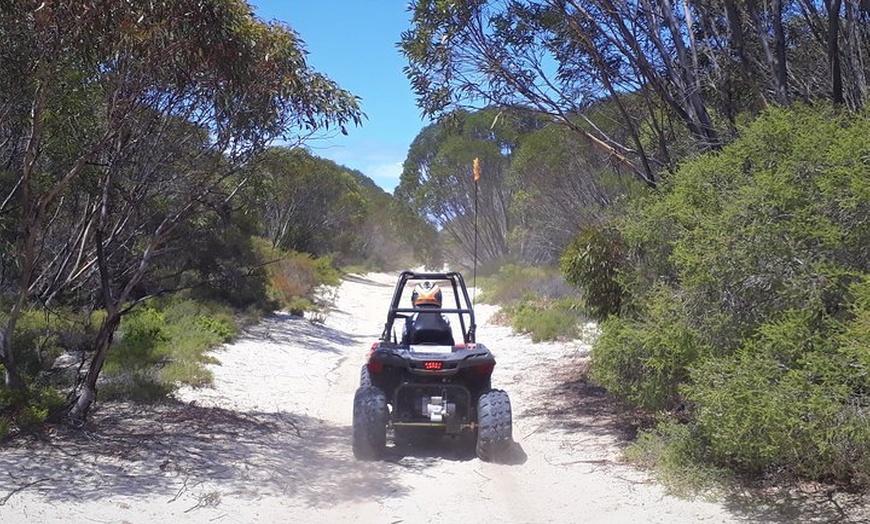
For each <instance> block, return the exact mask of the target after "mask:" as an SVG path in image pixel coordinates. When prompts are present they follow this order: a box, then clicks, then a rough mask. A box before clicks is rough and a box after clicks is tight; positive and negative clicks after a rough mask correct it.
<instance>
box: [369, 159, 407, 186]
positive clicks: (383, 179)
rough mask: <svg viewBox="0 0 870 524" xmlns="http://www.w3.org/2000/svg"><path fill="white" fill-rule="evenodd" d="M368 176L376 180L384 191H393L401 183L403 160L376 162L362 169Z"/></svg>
mask: <svg viewBox="0 0 870 524" xmlns="http://www.w3.org/2000/svg"><path fill="white" fill-rule="evenodd" d="M360 171H362V172H363V174H365V175H366V176H367V177H369V178H371V179H372V180H374V182H375V184H377V185H379V186H381V188H383V189H384V191H387V192H388V193H392V192H393V189H395V188H396V186H397V185H399V177H400V176H401V175H402V161H396V162H390V163H388V164H374V165H369V166H367V167H365V168H363V169H360Z"/></svg>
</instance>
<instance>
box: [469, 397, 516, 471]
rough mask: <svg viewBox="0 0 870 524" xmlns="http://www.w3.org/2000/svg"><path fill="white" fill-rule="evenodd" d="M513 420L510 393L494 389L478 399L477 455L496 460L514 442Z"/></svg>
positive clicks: (481, 458)
mask: <svg viewBox="0 0 870 524" xmlns="http://www.w3.org/2000/svg"><path fill="white" fill-rule="evenodd" d="M512 426H513V420H512V416H511V401H510V398H509V397H508V394H507V393H505V392H504V391H502V390H500V389H492V390H490V391H487V392H486V393H484V394H482V395H480V398H479V399H478V400H477V456H478V457H479V458H480V460H485V461H487V462H496V461H498V460H499V458H500V457H502V456H503V455H504V454H505V452H506V451H507V450H508V448H509V447H510V445H511V443H512V442H513V435H512V431H513V430H512Z"/></svg>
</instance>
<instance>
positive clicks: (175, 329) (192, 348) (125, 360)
mask: <svg viewBox="0 0 870 524" xmlns="http://www.w3.org/2000/svg"><path fill="white" fill-rule="evenodd" d="M237 332H238V326H237V322H236V318H235V316H234V315H233V312H232V310H230V309H229V308H228V307H226V306H221V305H218V304H214V303H204V302H198V301H195V300H192V299H184V298H181V297H180V296H175V297H171V298H167V299H160V300H154V301H153V302H151V303H149V304H147V305H144V306H141V307H139V308H138V309H136V310H134V311H132V312H131V313H130V314H128V315H127V316H125V317H124V319H123V320H122V321H121V326H120V327H119V329H118V332H117V334H116V339H115V344H114V345H113V347H112V349H111V350H110V351H109V354H108V356H107V358H106V363H105V365H104V367H103V375H102V380H103V384H102V385H101V386H100V394H101V397H102V398H125V399H131V400H142V401H151V400H159V399H161V398H163V397H165V396H166V394H168V393H169V392H171V391H172V390H173V389H174V388H175V387H176V385H177V384H188V385H191V386H202V385H206V384H209V383H210V382H211V379H212V376H211V372H209V371H208V369H207V368H206V364H209V363H212V362H214V361H213V359H212V358H211V357H209V356H208V354H207V352H208V350H210V349H212V348H213V347H215V346H217V345H219V344H221V343H223V342H226V341H228V340H230V339H231V338H232V337H234V336H235V335H236V334H237Z"/></svg>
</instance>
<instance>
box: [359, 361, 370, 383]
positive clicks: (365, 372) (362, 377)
mask: <svg viewBox="0 0 870 524" xmlns="http://www.w3.org/2000/svg"><path fill="white" fill-rule="evenodd" d="M371 385H372V377H371V375H369V366H368V364H363V366H362V368H361V369H360V370H359V387H361V388H364V387H367V386H371Z"/></svg>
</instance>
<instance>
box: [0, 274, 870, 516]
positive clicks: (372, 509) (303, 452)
mask: <svg viewBox="0 0 870 524" xmlns="http://www.w3.org/2000/svg"><path fill="white" fill-rule="evenodd" d="M394 282H395V276H394V275H381V274H373V275H366V276H364V277H351V278H350V279H348V280H347V281H346V282H345V283H344V284H343V285H342V286H341V288H340V289H339V292H338V296H337V301H336V307H335V308H334V310H333V311H331V312H330V313H329V315H328V316H327V318H326V321H325V323H323V324H313V323H311V322H308V321H306V320H303V319H298V318H293V317H290V316H287V315H281V314H279V315H275V316H273V317H271V318H269V319H267V320H266V321H264V322H263V323H262V324H260V325H259V326H257V327H256V328H254V329H251V330H250V331H249V332H248V333H247V334H246V335H245V336H243V337H241V338H240V339H239V340H238V341H236V342H234V343H233V344H229V345H227V346H225V347H223V348H221V349H219V350H217V351H215V353H214V356H215V357H216V358H217V359H218V360H219V361H220V364H219V365H216V366H214V368H213V372H214V376H215V381H214V383H215V385H214V387H213V388H207V389H184V390H182V391H180V392H179V393H178V394H177V401H176V402H171V403H168V404H166V405H160V406H148V407H142V406H131V405H122V404H108V405H107V404H103V405H100V406H99V409H98V410H97V411H95V413H94V414H93V415H92V418H91V421H90V422H89V424H88V426H87V427H86V428H85V429H82V430H61V432H60V433H58V434H55V435H53V436H52V438H50V439H49V441H48V442H46V441H44V440H43V441H16V442H13V443H12V445H11V446H9V447H6V448H4V449H0V523H2V524H6V523H18V522H34V523H41V522H100V523H102V522H112V523H150V522H165V523H168V522H203V523H205V522H222V523H237V522H242V523H245V522H304V523H309V524H310V523H384V524H400V523H453V522H462V523H469V524H473V523H495V522H498V523H549V522H564V523H573V522H590V523H597V522H603V523H631V524H638V523H655V522H660V523H692V522H703V523H726V522H782V523H786V522H859V521H862V520H861V517H859V516H858V515H859V514H863V515H865V516H866V513H865V510H866V505H862V504H863V503H862V499H860V498H858V499H854V498H853V499H848V500H849V502H843V500H840V499H837V498H836V497H833V496H830V494H829V493H827V492H824V491H820V492H819V493H806V494H802V495H800V496H794V495H788V494H782V493H775V494H771V495H770V496H765V495H760V494H758V493H754V494H746V495H745V496H742V495H741V496H734V495H731V496H728V497H726V498H723V499H722V500H720V501H718V502H707V501H702V500H692V501H689V500H682V499H679V498H675V497H672V496H670V495H668V494H666V492H665V490H664V489H663V488H662V487H661V486H659V485H658V484H656V483H655V482H653V481H652V480H651V479H650V477H649V476H648V475H647V474H646V473H645V472H643V471H640V470H638V469H636V468H634V467H632V466H630V465H627V464H624V463H622V462H621V459H620V450H621V449H622V447H624V445H625V442H626V439H628V438H630V437H631V434H630V433H631V432H630V429H629V428H626V427H624V426H621V425H620V424H619V423H618V421H617V419H616V418H615V417H614V416H613V407H612V402H610V401H609V400H608V399H607V397H606V396H605V395H604V392H602V391H601V390H600V389H598V388H596V387H594V386H593V385H591V384H589V383H587V382H585V381H584V380H582V379H581V378H578V377H579V376H580V375H578V374H577V369H578V367H579V366H582V363H583V361H584V360H585V358H586V355H587V353H588V347H587V346H585V345H584V344H583V343H580V342H574V343H551V344H532V343H531V342H530V341H529V340H528V338H527V337H523V336H518V335H513V334H511V333H510V330H509V329H508V328H505V327H502V326H498V325H495V324H493V323H491V322H489V321H488V320H489V318H490V317H491V316H492V314H493V313H494V311H495V309H494V308H493V307H492V306H486V305H481V306H479V307H478V308H477V314H478V324H479V330H478V340H479V341H481V342H484V343H486V344H487V346H488V347H490V349H491V350H492V351H493V352H494V353H495V354H496V358H497V359H498V365H497V366H496V370H495V373H494V375H493V384H494V386H495V387H499V388H502V389H505V390H506V391H508V393H509V394H510V396H511V401H512V405H513V411H514V439H515V440H516V443H515V445H514V448H513V450H512V451H513V453H512V456H511V457H510V462H511V463H510V464H491V463H484V462H481V461H480V460H478V459H477V458H475V457H474V456H473V453H470V452H469V450H468V449H467V448H463V447H461V446H451V445H448V443H439V444H437V445H434V446H427V447H424V448H393V447H390V448H389V449H388V453H387V457H386V459H385V460H383V461H379V462H358V461H356V460H354V458H353V455H352V453H351V447H350V436H351V410H352V398H353V393H354V390H355V388H356V386H357V381H358V378H359V368H360V366H361V364H362V363H363V362H364V360H365V357H366V355H367V353H368V349H369V347H370V345H371V343H372V342H373V341H375V340H376V339H377V336H378V335H379V334H380V331H381V329H382V326H383V322H384V320H385V318H384V316H385V310H386V307H387V306H388V304H389V297H390V294H391V292H392V286H393V284H394Z"/></svg>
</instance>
